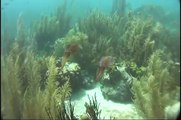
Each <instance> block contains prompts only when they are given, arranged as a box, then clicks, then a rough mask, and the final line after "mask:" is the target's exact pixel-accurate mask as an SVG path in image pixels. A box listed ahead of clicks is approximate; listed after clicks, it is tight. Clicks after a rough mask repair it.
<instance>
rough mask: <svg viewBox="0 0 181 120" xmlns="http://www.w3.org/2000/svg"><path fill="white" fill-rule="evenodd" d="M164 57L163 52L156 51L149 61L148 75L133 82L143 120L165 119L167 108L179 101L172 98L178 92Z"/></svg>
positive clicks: (135, 101) (135, 96) (135, 99)
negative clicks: (145, 119) (146, 119)
mask: <svg viewBox="0 0 181 120" xmlns="http://www.w3.org/2000/svg"><path fill="white" fill-rule="evenodd" d="M163 55H164V54H163V52H162V51H160V50H157V51H155V52H154V53H153V54H152V55H151V57H150V59H149V62H148V63H149V64H148V67H147V71H146V74H145V75H143V76H142V77H141V78H140V80H137V79H135V80H133V86H132V91H133V94H134V103H135V106H136V109H137V111H138V113H139V114H140V115H141V116H142V117H143V118H149V119H150V118H151V119H158V118H159V119H163V118H165V116H164V115H165V111H164V109H165V108H166V106H168V105H170V104H173V103H175V102H176V101H177V100H178V99H177V98H174V99H173V98H170V97H171V96H173V94H174V93H176V92H178V91H177V86H176V85H175V82H174V81H175V79H173V77H172V76H171V74H170V73H169V71H168V66H165V65H164V61H163V60H162V59H163V57H161V56H163ZM168 96H170V97H168Z"/></svg>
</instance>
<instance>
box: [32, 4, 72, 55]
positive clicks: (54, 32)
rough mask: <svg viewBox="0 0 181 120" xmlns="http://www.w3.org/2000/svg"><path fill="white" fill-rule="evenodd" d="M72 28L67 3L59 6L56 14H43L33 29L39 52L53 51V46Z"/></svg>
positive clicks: (48, 52)
mask: <svg viewBox="0 0 181 120" xmlns="http://www.w3.org/2000/svg"><path fill="white" fill-rule="evenodd" d="M69 28H70V16H69V15H68V14H67V12H66V4H63V5H62V6H59V7H58V8H57V11H56V13H55V15H52V16H42V17H41V20H40V21H38V22H37V23H35V25H34V29H33V31H34V32H33V36H34V44H35V45H36V50H37V52H40V53H43V54H50V53H52V50H53V49H52V46H53V45H54V42H55V40H56V39H58V38H59V37H63V36H64V35H65V34H66V33H67V32H68V30H69Z"/></svg>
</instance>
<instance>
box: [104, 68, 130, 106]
mask: <svg viewBox="0 0 181 120" xmlns="http://www.w3.org/2000/svg"><path fill="white" fill-rule="evenodd" d="M110 69H111V68H110ZM131 79H132V77H131V76H130V75H129V74H128V73H127V72H126V71H125V67H121V66H120V65H116V66H114V68H112V70H107V72H106V73H105V74H104V76H103V78H102V80H101V91H102V94H103V96H104V97H105V99H108V100H112V101H115V102H121V103H129V102H131V101H132V100H131V97H132V94H131V91H130V87H131V86H130V84H129V81H131Z"/></svg>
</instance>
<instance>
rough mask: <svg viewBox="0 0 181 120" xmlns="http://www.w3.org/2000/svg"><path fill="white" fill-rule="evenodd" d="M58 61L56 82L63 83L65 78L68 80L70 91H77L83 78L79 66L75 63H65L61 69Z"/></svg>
mask: <svg viewBox="0 0 181 120" xmlns="http://www.w3.org/2000/svg"><path fill="white" fill-rule="evenodd" d="M59 65H60V63H59V61H57V66H58V67H57V68H58V75H57V81H58V84H60V85H61V84H63V83H64V82H65V81H66V80H69V81H70V85H71V88H72V91H73V92H74V91H77V90H79V89H80V88H81V87H82V83H83V78H82V76H81V68H80V66H79V65H78V64H77V63H68V62H67V63H66V64H65V66H64V67H63V69H61V67H59Z"/></svg>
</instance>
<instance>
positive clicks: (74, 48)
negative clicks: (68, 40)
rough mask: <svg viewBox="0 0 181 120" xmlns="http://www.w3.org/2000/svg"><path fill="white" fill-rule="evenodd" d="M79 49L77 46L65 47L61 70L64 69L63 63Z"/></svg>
mask: <svg viewBox="0 0 181 120" xmlns="http://www.w3.org/2000/svg"><path fill="white" fill-rule="evenodd" d="M79 49H81V46H80V45H79V44H70V45H68V46H67V47H66V50H65V52H64V55H63V57H62V61H61V67H62V68H63V67H64V65H65V63H66V62H67V60H68V59H69V58H70V56H71V55H73V54H75V53H76V52H77V51H78V50H79Z"/></svg>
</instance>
